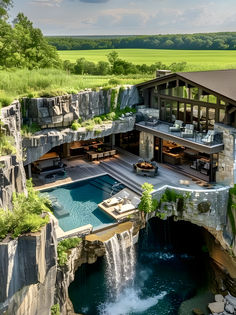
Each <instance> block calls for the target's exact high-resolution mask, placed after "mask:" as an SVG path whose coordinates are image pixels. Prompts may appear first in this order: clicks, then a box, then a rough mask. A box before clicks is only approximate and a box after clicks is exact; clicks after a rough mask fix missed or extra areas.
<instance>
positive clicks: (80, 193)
mask: <svg viewBox="0 0 236 315" xmlns="http://www.w3.org/2000/svg"><path fill="white" fill-rule="evenodd" d="M123 188H125V186H124V185H123V184H121V183H119V182H117V181H116V180H115V179H114V178H112V177H111V176H109V175H103V176H98V177H94V178H90V179H87V180H83V181H79V182H75V183H70V184H66V185H63V186H58V187H56V188H52V189H47V190H44V191H43V194H45V193H46V194H48V195H49V198H50V199H51V200H52V201H53V203H54V204H55V203H56V204H57V207H58V208H61V209H63V211H64V212H68V214H67V215H64V216H60V215H58V214H57V212H56V211H55V212H54V215H55V216H56V218H57V219H58V221H59V225H60V227H61V228H62V229H63V231H65V232H66V231H69V230H72V229H75V228H78V227H80V226H83V225H87V224H92V225H93V227H94V228H97V227H102V226H105V225H107V224H111V223H114V222H115V221H114V219H113V218H112V217H110V216H108V215H107V214H105V213H104V212H103V211H102V210H100V209H99V208H98V204H99V203H100V202H102V201H103V200H104V199H108V198H110V197H111V196H112V195H114V194H115V193H117V192H118V191H120V190H122V189H123ZM58 213H59V212H58Z"/></svg>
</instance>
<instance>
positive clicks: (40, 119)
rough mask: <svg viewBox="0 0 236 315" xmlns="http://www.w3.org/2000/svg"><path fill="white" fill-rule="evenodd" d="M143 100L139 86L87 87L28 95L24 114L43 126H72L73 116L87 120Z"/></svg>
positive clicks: (46, 127)
mask: <svg viewBox="0 0 236 315" xmlns="http://www.w3.org/2000/svg"><path fill="white" fill-rule="evenodd" d="M138 103H139V94H138V91H137V89H136V87H135V86H126V87H125V88H118V89H115V88H114V89H99V91H92V90H86V91H82V92H79V93H78V94H69V95H63V96H56V97H50V98H46V97H45V98H31V99H29V98H25V99H24V110H23V117H24V119H25V120H26V121H27V122H28V123H32V122H35V123H37V124H38V125H39V126H40V127H41V128H42V129H48V128H58V127H68V126H70V125H71V123H72V122H73V120H75V119H78V118H82V119H83V120H87V119H90V118H93V117H94V116H99V115H103V114H107V113H109V112H110V111H112V110H114V109H115V108H116V107H117V106H119V107H120V108H121V109H123V108H125V107H132V106H133V105H136V104H138Z"/></svg>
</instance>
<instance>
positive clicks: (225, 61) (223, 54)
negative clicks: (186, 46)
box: [59, 49, 236, 71]
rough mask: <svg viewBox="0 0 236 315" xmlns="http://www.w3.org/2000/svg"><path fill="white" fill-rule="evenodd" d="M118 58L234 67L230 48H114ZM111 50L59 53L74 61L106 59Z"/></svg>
mask: <svg viewBox="0 0 236 315" xmlns="http://www.w3.org/2000/svg"><path fill="white" fill-rule="evenodd" d="M116 51H117V52H118V54H119V56H120V58H122V59H125V60H127V61H129V62H132V63H135V64H143V63H146V64H148V65H150V64H153V63H155V62H157V61H161V62H162V63H164V64H167V65H169V64H171V63H173V62H182V61H185V62H187V68H186V71H198V70H216V69H232V68H236V51H232V50H228V51H226V50H163V49H116ZM109 52H111V50H107V49H104V50H63V51H59V55H60V57H61V58H62V59H63V60H66V59H67V60H70V61H71V62H75V61H76V59H78V58H82V57H84V58H86V59H87V60H89V61H93V62H98V61H100V60H105V61H107V58H106V56H107V55H108V54H109Z"/></svg>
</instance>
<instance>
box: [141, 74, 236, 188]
mask: <svg viewBox="0 0 236 315" xmlns="http://www.w3.org/2000/svg"><path fill="white" fill-rule="evenodd" d="M235 83H236V70H219V71H202V72H185V73H169V72H168V71H157V78H156V79H154V80H151V81H147V82H144V83H141V84H138V85H137V88H138V90H139V93H140V97H141V99H142V103H143V105H144V106H145V107H146V108H149V109H150V110H152V112H153V110H154V109H156V111H158V115H159V117H158V121H156V119H155V118H154V119H153V117H150V116H152V114H151V115H149V118H147V117H146V119H145V120H146V121H139V122H138V121H137V123H136V126H135V129H136V130H137V131H139V132H140V136H139V139H140V141H139V155H140V156H142V157H144V158H146V159H149V160H151V159H154V160H156V161H157V162H161V163H167V164H168V165H172V167H174V168H176V169H178V170H182V171H183V172H186V173H189V174H192V175H196V177H203V178H205V179H207V180H208V181H216V182H225V183H231V184H232V183H233V182H234V179H233V178H234V168H235V132H236V129H235V128H236V87H235Z"/></svg>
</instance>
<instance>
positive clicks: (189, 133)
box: [181, 124, 194, 138]
mask: <svg viewBox="0 0 236 315" xmlns="http://www.w3.org/2000/svg"><path fill="white" fill-rule="evenodd" d="M193 136H194V125H192V124H186V125H185V128H184V131H182V132H181V137H183V138H193Z"/></svg>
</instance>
